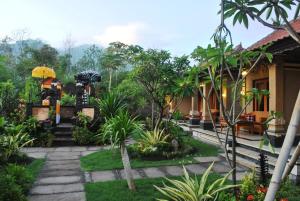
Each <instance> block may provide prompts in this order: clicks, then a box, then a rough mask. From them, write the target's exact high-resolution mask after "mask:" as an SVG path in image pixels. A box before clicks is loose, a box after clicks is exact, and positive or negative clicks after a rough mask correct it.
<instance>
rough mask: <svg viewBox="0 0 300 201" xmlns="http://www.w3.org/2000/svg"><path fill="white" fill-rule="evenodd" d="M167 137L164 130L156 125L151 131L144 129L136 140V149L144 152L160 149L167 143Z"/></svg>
mask: <svg viewBox="0 0 300 201" xmlns="http://www.w3.org/2000/svg"><path fill="white" fill-rule="evenodd" d="M168 137H169V135H168V134H165V132H164V130H160V129H159V128H157V127H156V128H155V129H154V130H153V131H146V132H145V133H143V134H142V135H141V136H140V139H139V140H138V141H137V146H138V149H139V150H140V152H141V153H144V154H145V153H151V152H157V151H162V150H161V148H162V147H163V146H165V145H167V144H168V143H169V142H168Z"/></svg>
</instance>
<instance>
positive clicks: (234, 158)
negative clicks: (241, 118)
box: [225, 126, 238, 198]
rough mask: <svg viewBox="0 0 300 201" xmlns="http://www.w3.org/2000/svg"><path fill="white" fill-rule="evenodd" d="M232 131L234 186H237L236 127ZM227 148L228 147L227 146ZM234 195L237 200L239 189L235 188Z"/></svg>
mask: <svg viewBox="0 0 300 201" xmlns="http://www.w3.org/2000/svg"><path fill="white" fill-rule="evenodd" d="M231 131H232V168H233V171H232V182H233V185H236V136H235V134H236V132H235V126H232V127H231ZM225 146H226V145H225ZM234 194H235V197H236V198H237V195H238V189H237V188H236V187H235V188H234Z"/></svg>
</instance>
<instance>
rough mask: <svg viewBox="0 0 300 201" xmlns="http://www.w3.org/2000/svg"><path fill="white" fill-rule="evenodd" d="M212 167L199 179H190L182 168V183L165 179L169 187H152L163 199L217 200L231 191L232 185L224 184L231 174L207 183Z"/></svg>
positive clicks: (163, 200)
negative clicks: (225, 192)
mask: <svg viewBox="0 0 300 201" xmlns="http://www.w3.org/2000/svg"><path fill="white" fill-rule="evenodd" d="M212 167H213V163H212V164H211V165H210V166H209V167H208V169H207V170H206V171H205V172H204V174H203V175H202V177H201V179H198V178H197V177H195V178H191V177H190V176H189V174H188V172H187V171H186V169H185V168H183V172H184V177H183V181H179V180H173V179H167V181H168V183H170V186H168V185H167V184H164V187H158V186H154V187H155V188H156V189H157V190H158V191H159V192H161V193H162V194H163V195H164V196H165V197H168V198H170V199H171V200H185V201H190V200H202V201H213V200H219V196H220V194H221V193H222V192H224V191H226V190H228V189H232V188H234V187H237V186H234V185H228V184H226V180H227V178H228V176H229V175H230V174H231V172H229V173H228V174H227V175H225V176H224V177H223V178H220V179H217V180H215V181H214V182H212V183H210V184H209V183H208V177H209V174H210V172H211V169H212ZM158 200H160V201H166V200H165V199H158Z"/></svg>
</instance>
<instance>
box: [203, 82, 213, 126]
mask: <svg viewBox="0 0 300 201" xmlns="http://www.w3.org/2000/svg"><path fill="white" fill-rule="evenodd" d="M209 89H210V84H205V85H204V86H203V95H204V96H205V97H208V93H209ZM208 101H209V99H208ZM202 104H203V105H202V119H201V121H200V128H202V129H204V130H212V129H213V125H212V120H211V118H210V116H209V111H208V107H207V106H206V104H207V103H206V101H205V100H203V101H202ZM209 104H210V103H209Z"/></svg>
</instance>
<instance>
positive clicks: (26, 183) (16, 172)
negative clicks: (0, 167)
mask: <svg viewBox="0 0 300 201" xmlns="http://www.w3.org/2000/svg"><path fill="white" fill-rule="evenodd" d="M4 172H5V173H6V174H7V175H10V176H12V177H13V178H14V179H15V183H16V184H18V185H19V186H20V187H21V188H22V190H23V192H24V193H27V192H28V191H29V189H30V187H31V184H32V183H33V177H32V175H31V174H30V172H28V170H27V169H26V168H25V167H23V166H19V165H16V164H9V165H8V166H7V167H6V168H5V170H4Z"/></svg>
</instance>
